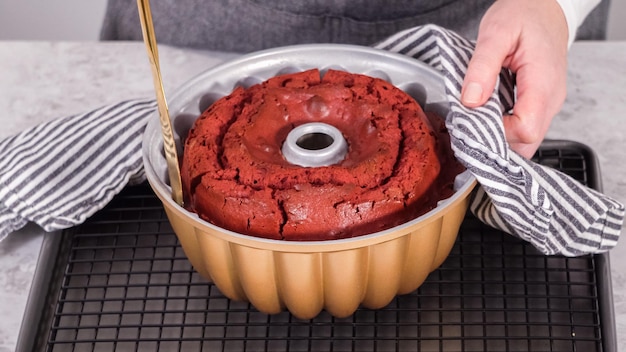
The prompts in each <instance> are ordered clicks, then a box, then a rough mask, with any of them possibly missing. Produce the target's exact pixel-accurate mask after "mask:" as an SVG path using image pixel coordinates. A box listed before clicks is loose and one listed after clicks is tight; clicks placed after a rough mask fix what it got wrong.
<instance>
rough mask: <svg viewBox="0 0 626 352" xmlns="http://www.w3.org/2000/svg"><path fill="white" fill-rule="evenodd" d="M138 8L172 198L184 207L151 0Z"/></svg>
mask: <svg viewBox="0 0 626 352" xmlns="http://www.w3.org/2000/svg"><path fill="white" fill-rule="evenodd" d="M137 8H138V9H139V18H140V19H141V30H142V32H143V41H144V43H145V44H146V49H148V58H149V59H150V67H151V68H152V78H153V81H154V90H155V92H156V96H157V104H158V108H159V116H160V121H161V133H162V135H163V149H164V150H165V159H166V161H167V171H168V174H169V177H170V186H171V187H172V198H173V199H174V201H175V202H176V203H177V204H178V205H180V206H182V205H183V187H182V182H181V179H180V167H179V165H178V153H177V152H176V142H175V141H174V133H173V130H172V121H171V120H170V114H169V110H168V108H167V101H166V100H165V91H164V89H163V81H162V79H161V68H160V65H159V51H158V49H157V42H156V36H155V34H154V25H153V23H152V13H151V12H150V0H137Z"/></svg>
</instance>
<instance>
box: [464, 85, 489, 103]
mask: <svg viewBox="0 0 626 352" xmlns="http://www.w3.org/2000/svg"><path fill="white" fill-rule="evenodd" d="M484 92H485V89H484V88H483V86H482V84H480V83H478V82H468V83H466V84H464V85H463V88H462V89H461V102H462V103H463V105H465V106H467V107H476V106H479V105H481V104H483V103H484V102H485V101H486V100H487V99H486V98H485V97H484Z"/></svg>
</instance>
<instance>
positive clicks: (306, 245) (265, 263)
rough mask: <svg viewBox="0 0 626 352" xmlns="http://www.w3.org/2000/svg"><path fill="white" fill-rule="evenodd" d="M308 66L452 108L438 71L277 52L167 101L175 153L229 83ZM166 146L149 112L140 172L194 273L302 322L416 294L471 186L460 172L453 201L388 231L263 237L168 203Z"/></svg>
mask: <svg viewBox="0 0 626 352" xmlns="http://www.w3.org/2000/svg"><path fill="white" fill-rule="evenodd" d="M311 68H318V69H320V70H321V71H322V72H324V71H325V70H327V69H330V68H332V69H342V70H346V71H349V72H352V73H361V74H366V75H369V76H373V77H378V78H382V79H385V80H387V81H389V82H391V83H393V84H394V85H396V86H397V87H399V88H401V89H403V90H404V91H406V92H407V93H408V94H410V95H411V96H413V97H414V98H415V99H416V100H417V101H418V102H419V103H420V104H421V105H422V106H423V107H424V108H425V110H431V111H436V112H438V113H439V114H441V115H442V116H445V114H446V113H447V111H448V103H447V102H446V98H445V94H444V87H443V81H442V78H441V76H440V74H439V73H437V72H436V71H434V70H433V69H431V68H430V67H428V66H426V65H425V64H423V63H421V62H418V61H416V60H414V59H411V58H409V57H406V56H403V55H399V54H394V53H390V52H387V51H382V50H378V49H372V48H368V47H361V46H352V45H338V44H313V45H297V46H290V47H283V48H277V49H271V50H266V51H262V52H257V53H253V54H250V55H246V56H243V57H241V58H238V59H235V60H233V61H229V62H227V63H224V64H222V65H219V66H217V67H214V68H211V69H209V70H207V71H205V72H203V73H201V74H200V75H198V76H197V77H195V78H194V79H192V80H191V81H189V82H187V83H186V84H184V85H183V86H182V87H180V88H179V89H178V90H177V91H176V92H175V93H174V94H172V95H171V96H170V98H169V102H168V104H169V111H170V114H171V116H172V120H173V126H174V130H175V134H176V140H177V146H178V148H179V152H180V153H182V152H183V151H182V143H181V140H183V141H184V138H185V136H186V135H187V133H188V131H189V129H190V128H191V126H192V124H193V122H194V121H195V119H196V118H197V117H198V116H199V115H200V113H201V112H202V111H204V110H205V109H206V108H207V107H208V106H209V105H210V104H211V103H213V102H214V101H216V100H217V99H218V98H220V97H221V96H224V95H227V94H230V92H231V91H232V90H233V88H234V87H235V86H238V85H241V86H244V87H248V86H250V85H253V84H256V83H260V82H262V81H264V80H266V79H268V78H270V77H272V76H275V75H278V74H284V73H292V72H298V71H303V70H307V69H311ZM162 150H163V142H162V138H161V132H160V126H159V119H158V116H156V113H155V116H154V118H153V119H151V121H150V122H149V123H148V125H147V127H146V130H145V134H144V140H143V157H144V164H145V171H146V176H147V179H148V181H149V183H150V185H151V186H152V188H153V189H154V192H155V193H156V195H157V196H158V197H159V198H160V200H161V201H162V202H163V205H164V208H165V211H166V213H167V216H168V218H169V221H170V223H171V225H172V227H173V229H174V231H175V233H176V235H177V236H178V239H179V240H180V243H181V245H182V248H183V250H184V252H185V254H186V256H187V257H188V258H189V261H190V262H191V264H192V265H193V267H194V268H195V270H197V271H198V272H199V273H200V274H201V275H202V276H203V277H205V278H206V279H208V280H210V281H212V282H213V283H215V285H216V286H217V287H218V288H219V289H220V291H222V293H223V294H224V295H226V296H227V297H229V298H231V299H233V300H245V301H249V302H250V303H251V304H252V305H253V306H254V307H256V308H257V309H258V310H260V311H262V312H265V313H268V314H272V313H278V312H280V311H283V310H285V309H287V310H289V311H290V312H291V313H292V314H293V315H295V316H296V317H299V318H303V319H306V318H312V317H314V316H316V315H317V314H319V313H320V311H322V310H326V311H327V312H329V313H330V314H332V315H333V316H336V317H345V316H349V315H351V314H352V313H353V312H354V311H355V310H356V309H357V308H358V307H359V306H364V307H367V308H371V309H376V308H381V307H384V306H386V305H387V304H388V303H389V302H390V301H391V300H392V299H393V298H394V297H395V296H396V295H398V294H405V293H409V292H411V291H414V290H415V289H417V288H418V287H419V286H420V285H421V284H422V282H423V281H424V280H425V279H426V277H427V276H428V274H429V273H430V272H432V271H433V270H435V269H436V268H437V267H439V266H440V265H441V263H442V262H443V261H444V260H445V258H446V257H447V256H448V254H449V252H450V249H451V248H452V246H453V244H454V242H455V240H456V237H457V233H458V229H459V227H460V225H461V222H462V221H463V218H464V215H465V212H466V209H467V206H468V202H469V194H470V192H471V190H472V189H473V187H474V185H475V184H476V181H475V179H474V178H473V177H472V176H470V175H468V173H467V172H466V173H463V174H461V175H460V176H458V177H457V180H456V182H455V184H456V185H455V188H456V192H455V194H453V195H452V197H450V198H448V199H446V200H442V201H441V202H439V204H438V206H437V207H436V208H435V209H433V210H431V211H429V212H428V213H426V214H424V215H422V216H420V217H418V218H416V219H413V220H411V221H409V222H406V223H404V224H402V225H399V226H396V227H394V228H391V229H388V230H385V231H381V232H377V233H373V234H369V235H364V236H360V237H354V238H348V239H340V240H330V241H309V242H290V241H280V240H269V239H263V238H257V237H253V236H248V235H246V234H241V233H234V232H232V231H229V230H226V229H223V228H220V227H217V226H215V225H212V224H210V223H208V222H206V221H203V220H201V219H200V218H199V217H198V216H197V215H196V214H194V213H192V212H189V211H187V210H185V209H183V208H181V207H180V206H178V205H177V204H176V203H175V202H174V201H173V200H172V198H171V190H170V188H169V180H168V176H167V164H166V161H165V157H164V155H163V151H162Z"/></svg>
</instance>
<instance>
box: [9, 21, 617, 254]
mask: <svg viewBox="0 0 626 352" xmlns="http://www.w3.org/2000/svg"><path fill="white" fill-rule="evenodd" d="M377 47H378V48H382V49H385V50H390V51H394V52H399V53H402V54H405V55H409V56H412V57H414V58H416V59H418V60H421V61H423V62H425V63H427V64H429V65H431V66H432V67H434V68H436V69H438V70H440V71H441V72H442V73H443V74H444V79H445V85H446V91H447V94H448V96H449V99H450V102H451V107H452V112H451V113H450V115H449V116H447V119H446V124H447V126H448V129H449V130H450V133H451V140H452V147H453V150H454V151H455V153H456V155H457V157H458V158H459V160H460V161H461V162H462V163H463V164H464V165H465V166H466V167H467V168H468V169H469V170H470V172H471V173H472V174H474V176H475V177H476V178H477V180H478V181H479V183H480V185H481V187H480V188H479V190H478V191H477V192H476V194H475V197H474V200H473V201H472V204H471V210H472V211H473V212H474V214H475V215H476V216H477V217H478V218H480V219H481V220H482V221H483V222H485V223H487V224H489V225H491V226H494V227H496V228H499V229H501V230H503V231H505V232H508V233H510V234H513V235H515V236H518V237H520V238H522V239H524V240H526V241H529V242H530V243H532V244H533V245H534V246H535V247H537V248H538V249H539V250H540V251H541V252H543V253H545V254H563V255H570V256H572V255H582V254H586V253H597V252H603V251H606V250H609V249H611V248H612V247H614V246H615V245H616V243H617V240H618V237H619V234H620V231H621V226H622V223H623V219H624V206H623V205H621V204H620V203H618V202H616V201H614V200H613V199H611V198H610V197H607V196H605V195H602V194H600V193H598V192H596V191H593V190H591V189H589V188H586V187H584V186H583V185H581V184H579V183H578V182H576V181H575V180H573V179H571V178H570V177H569V176H567V175H565V174H562V173H560V172H558V171H555V170H553V169H549V168H546V167H543V166H541V165H537V164H535V163H533V162H531V161H528V160H526V159H524V158H522V157H520V156H519V155H517V154H516V153H514V152H512V151H510V150H509V149H508V144H507V142H506V139H505V135H504V128H503V125H502V112H503V111H508V110H509V109H510V108H511V106H512V104H513V100H514V97H513V91H514V90H513V80H512V78H511V75H510V74H509V73H508V72H507V71H503V73H502V75H501V77H500V84H499V90H498V91H496V92H494V94H493V95H492V97H491V98H490V100H489V102H488V103H487V104H486V105H485V106H483V107H480V108H477V109H467V108H465V107H464V106H463V105H462V104H461V103H460V92H461V84H462V82H463V76H464V73H465V70H466V68H467V63H468V62H469V59H470V57H471V54H472V52H473V48H474V45H473V43H472V42H470V41H467V40H465V39H464V38H462V37H460V36H458V35H456V34H455V33H452V32H449V31H446V30H445V29H442V28H440V27H436V26H431V25H429V26H423V27H416V28H413V29H410V30H407V31H403V32H401V33H398V34H396V35H394V36H392V37H390V38H388V39H387V40H385V41H383V42H381V43H379V44H378V45H377ZM155 109H156V104H155V103H154V102H153V101H152V100H138V101H128V102H122V103H119V104H115V105H113V106H106V107H103V108H100V109H97V110H94V111H92V112H89V113H86V114H81V115H76V116H72V117H68V118H64V119H60V120H55V121H52V122H50V123H47V124H43V125H40V126H38V127H35V128H33V129H31V130H27V131H24V132H22V133H20V134H18V135H16V136H14V137H11V138H8V139H6V140H4V141H1V142H0V239H1V238H4V237H5V236H6V235H8V234H9V233H11V232H13V231H15V230H17V229H19V228H21V227H23V226H25V225H26V223H27V222H29V221H31V222H35V223H37V224H39V225H40V226H41V227H43V228H44V229H45V230H47V231H53V230H59V229H63V228H68V227H71V226H75V225H77V224H80V223H82V222H84V221H85V220H86V219H87V218H88V217H89V216H91V215H92V214H93V213H94V212H96V211H97V210H99V209H101V208H103V207H104V206H105V205H106V204H107V203H108V202H109V201H110V200H111V199H112V198H113V197H114V196H115V195H116V194H117V193H119V192H120V191H121V190H122V189H123V188H124V187H125V186H126V185H127V184H129V183H137V182H141V181H143V180H145V176H144V174H143V165H142V159H141V141H142V137H141V135H142V132H143V130H144V127H145V125H146V123H147V120H148V118H149V117H150V116H151V115H152V113H153V112H154V110H155Z"/></svg>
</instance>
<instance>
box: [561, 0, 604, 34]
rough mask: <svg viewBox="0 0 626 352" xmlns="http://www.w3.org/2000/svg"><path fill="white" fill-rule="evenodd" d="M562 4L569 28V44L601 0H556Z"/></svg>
mask: <svg viewBox="0 0 626 352" xmlns="http://www.w3.org/2000/svg"><path fill="white" fill-rule="evenodd" d="M556 2H557V3H559V5H560V6H561V9H562V10H563V13H564V14H565V20H566V21H567V27H568V29H569V41H568V43H569V45H572V43H573V42H574V39H575V38H576V31H577V30H578V27H579V26H580V25H581V24H582V23H583V21H584V20H585V18H586V17H587V15H589V13H590V12H591V10H593V8H594V7H596V6H597V5H598V4H599V3H600V0H556Z"/></svg>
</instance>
